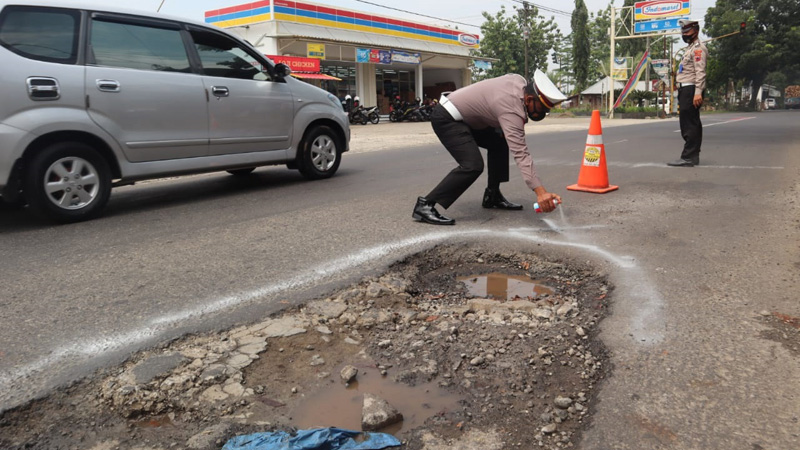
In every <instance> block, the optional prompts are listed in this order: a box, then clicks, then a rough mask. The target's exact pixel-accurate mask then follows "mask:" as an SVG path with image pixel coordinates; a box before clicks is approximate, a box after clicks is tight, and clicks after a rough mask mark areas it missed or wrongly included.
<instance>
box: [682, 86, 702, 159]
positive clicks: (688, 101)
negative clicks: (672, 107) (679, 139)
mask: <svg viewBox="0 0 800 450" xmlns="http://www.w3.org/2000/svg"><path fill="white" fill-rule="evenodd" d="M678 105H679V106H680V108H681V110H680V115H679V118H680V122H681V136H683V141H684V144H683V152H682V153H681V159H688V160H692V159H696V158H699V157H700V146H701V145H702V144H703V124H702V123H701V122H700V109H699V108H695V107H694V86H685V87H682V88H680V89H679V90H678Z"/></svg>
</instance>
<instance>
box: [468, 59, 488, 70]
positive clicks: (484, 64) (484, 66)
mask: <svg viewBox="0 0 800 450" xmlns="http://www.w3.org/2000/svg"><path fill="white" fill-rule="evenodd" d="M472 64H473V65H474V66H475V68H476V69H478V70H483V71H485V72H488V71H490V70H492V63H491V61H484V60H482V59H474V60H472Z"/></svg>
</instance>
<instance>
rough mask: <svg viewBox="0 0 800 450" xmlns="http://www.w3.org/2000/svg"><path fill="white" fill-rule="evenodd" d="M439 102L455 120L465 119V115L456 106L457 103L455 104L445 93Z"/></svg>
mask: <svg viewBox="0 0 800 450" xmlns="http://www.w3.org/2000/svg"><path fill="white" fill-rule="evenodd" d="M439 104H440V105H442V106H443V107H444V109H446V110H447V112H449V113H450V115H451V116H453V119H454V120H457V121H459V122H461V121H462V120H464V117H463V116H462V115H461V113H460V112H458V108H456V105H454V104H453V102H451V101H450V100H448V99H447V96H446V95H445V94H442V96H441V97H440V98H439Z"/></svg>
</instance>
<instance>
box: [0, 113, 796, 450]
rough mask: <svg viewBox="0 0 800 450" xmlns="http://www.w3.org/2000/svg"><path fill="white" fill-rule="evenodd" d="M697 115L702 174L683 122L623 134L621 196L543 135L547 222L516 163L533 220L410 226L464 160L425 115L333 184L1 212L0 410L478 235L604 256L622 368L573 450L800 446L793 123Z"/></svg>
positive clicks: (229, 182) (172, 191)
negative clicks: (71, 211) (774, 328)
mask: <svg viewBox="0 0 800 450" xmlns="http://www.w3.org/2000/svg"><path fill="white" fill-rule="evenodd" d="M703 121H704V124H705V126H706V127H705V140H704V146H703V153H702V154H701V157H700V158H701V166H699V167H695V168H670V167H667V166H666V165H665V164H664V163H665V162H667V161H669V160H672V159H675V158H677V157H678V156H679V153H680V148H681V146H682V141H681V138H680V134H679V133H677V132H676V130H677V129H678V124H677V122H676V121H675V120H662V121H659V120H649V121H640V122H636V123H635V124H633V125H628V126H611V125H614V124H615V123H613V122H610V123H609V124H608V126H606V127H605V130H604V136H603V137H604V142H605V144H606V156H607V160H608V171H609V177H610V180H611V183H612V184H616V185H619V186H620V189H619V190H618V191H616V192H612V193H608V194H603V195H597V194H588V193H583V192H573V191H567V190H566V189H565V187H566V186H567V185H570V184H573V183H575V182H576V181H577V177H578V173H579V170H580V162H581V158H582V154H583V149H584V143H585V140H586V128H582V129H581V127H575V126H572V127H563V129H562V130H561V131H548V130H549V129H548V128H546V127H542V128H541V129H536V128H534V130H533V132H532V134H529V136H528V140H529V144H530V146H531V148H532V149H533V154H534V160H535V161H536V162H537V167H538V169H539V172H540V174H541V177H542V179H543V181H544V184H545V186H546V187H547V188H548V190H550V191H554V192H557V193H559V194H561V195H562V197H563V199H564V204H563V205H561V206H560V207H559V210H557V211H556V212H555V213H552V214H549V215H539V214H534V213H533V211H532V210H531V208H530V204H531V203H532V202H533V201H534V198H533V197H532V195H531V193H530V192H529V191H528V190H527V188H526V187H525V185H524V183H523V181H522V180H521V177H520V175H519V172H518V171H516V170H515V168H514V167H512V168H511V181H510V182H509V183H507V184H505V185H503V192H504V194H505V195H506V197H508V198H509V199H511V200H513V201H517V202H521V203H524V204H525V205H526V209H525V210H524V211H522V212H504V211H493V210H484V209H482V208H481V206H480V198H481V194H482V192H483V188H484V187H485V175H484V176H483V177H482V178H481V179H479V180H478V182H477V183H476V184H475V185H474V186H473V187H472V188H471V189H470V190H469V191H468V192H467V193H466V194H465V195H464V196H463V197H462V198H461V199H459V201H458V202H456V203H455V204H454V205H453V206H452V207H451V208H450V209H449V210H448V211H447V215H448V216H450V217H453V218H455V219H456V220H457V225H456V226H454V227H434V226H430V225H426V224H420V223H416V222H413V221H412V220H411V217H410V216H411V209H412V207H413V203H414V200H415V199H416V197H417V196H419V195H424V194H426V193H427V192H428V191H429V190H430V189H431V188H432V187H433V186H434V185H435V184H436V183H437V182H438V181H439V180H440V179H441V177H442V176H443V175H444V174H445V173H446V172H447V171H449V170H450V169H451V168H452V167H453V163H452V160H451V159H450V157H449V155H447V153H446V151H445V150H444V149H443V148H442V147H441V146H440V145H438V144H435V143H430V141H424V140H422V141H420V140H414V139H411V137H412V136H417V135H418V134H419V131H418V130H421V128H418V126H419V125H413V124H386V125H384V124H380V125H378V126H374V127H375V128H372V130H377V131H381V132H382V133H383V132H385V134H386V136H387V139H386V140H391V141H393V142H391V144H392V145H382V146H381V148H382V149H381V150H376V151H364V152H355V153H353V154H346V155H344V160H343V163H342V166H341V169H340V172H339V173H338V174H337V176H335V177H334V178H332V179H330V180H324V181H317V182H306V181H304V180H303V179H302V178H301V177H300V175H299V174H298V173H296V172H293V171H289V170H286V169H284V168H279V167H275V168H264V169H260V170H258V171H256V172H255V173H254V174H253V176H251V177H249V178H245V179H239V178H236V177H233V176H229V175H227V174H210V175H203V176H195V177H187V178H180V179H174V180H160V181H156V182H148V183H143V184H140V185H136V186H132V187H124V188H119V189H117V190H115V191H114V193H113V194H112V198H111V201H110V203H109V206H108V210H107V214H106V215H105V216H104V217H102V218H100V219H99V220H94V221H91V222H87V223H81V224H74V225H66V226H50V225H47V224H44V223H42V222H40V221H37V220H36V219H34V218H32V217H31V216H29V215H28V214H26V213H24V212H17V211H2V212H0V274H2V286H3V288H2V290H1V291H0V410H3V409H6V408H9V407H11V406H14V405H16V404H19V403H20V402H22V401H25V400H26V399H29V398H31V397H33V396H36V395H41V394H42V393H45V392H47V391H48V390H49V389H52V387H54V386H58V385H59V384H61V383H64V382H66V381H69V380H73V379H75V378H77V377H80V376H84V375H86V374H89V373H91V372H92V371H93V370H95V369H97V368H99V367H104V366H107V365H109V364H113V363H116V362H119V361H121V360H123V359H124V358H125V357H126V356H127V355H129V354H130V352H132V351H135V350H136V349H139V348H142V347H145V346H149V345H154V344H157V343H159V342H163V341H164V340H166V339H169V338H172V337H176V336H179V335H181V334H182V333H185V332H192V331H203V330H213V329H218V328H222V327H227V326H230V325H232V324H236V323H241V322H245V321H248V320H256V318H258V317H260V316H262V315H264V314H268V313H270V312H272V311H275V310H278V309H280V308H283V307H286V306H287V305H291V304H295V303H297V302H300V301H303V300H306V299H309V298H313V297H315V296H320V295H324V293H325V292H328V291H330V290H331V289H333V288H335V287H338V286H342V285H344V284H346V283H349V282H352V281H354V280H358V279H361V278H362V277H364V276H368V275H372V274H376V273H379V272H380V271H381V270H382V268H384V267H385V266H386V265H388V264H390V263H391V262H393V261H395V260H397V259H399V258H402V257H403V256H405V255H408V254H412V253H414V252H417V251H419V250H421V249H423V248H427V247H430V246H432V245H434V244H436V243H440V242H462V241H463V242H469V241H470V240H478V239H479V240H482V241H484V242H486V241H488V242H495V243H496V245H497V248H498V249H499V250H502V249H507V248H515V249H523V250H534V251H538V252H543V253H546V254H549V255H552V256H556V257H561V258H565V259H572V260H575V261H591V262H592V263H593V264H595V265H596V266H597V267H599V268H600V269H601V270H602V271H603V272H604V273H606V274H608V276H609V277H610V279H611V281H612V282H613V284H614V285H615V290H614V293H613V302H614V306H613V314H612V315H611V316H610V317H609V318H607V319H606V320H605V321H604V323H603V332H602V338H603V340H604V341H605V343H606V344H607V345H608V346H609V347H610V349H611V350H612V354H613V357H612V364H613V365H614V374H613V376H612V377H611V378H610V379H609V380H607V381H606V382H605V383H604V384H603V386H602V388H601V391H600V400H601V401H600V403H599V405H598V409H597V411H595V416H594V419H593V427H592V428H591V429H590V431H589V432H588V433H587V434H586V435H585V437H584V442H583V443H582V448H585V449H598V450H600V449H637V450H638V449H644V448H647V449H658V448H665V449H667V448H668V449H700V448H702V449H734V448H736V449H739V448H741V449H757V448H763V449H789V448H796V446H797V442H800V423H799V422H798V417H800V377H798V374H800V359H799V358H798V357H797V355H796V354H795V355H792V354H791V353H789V352H788V351H787V350H786V349H785V348H783V347H781V346H780V345H779V344H777V343H775V342H772V341H769V340H765V339H762V338H761V337H759V333H760V331H761V330H763V329H765V328H764V326H763V325H762V324H761V323H760V322H759V319H758V318H759V314H758V313H759V312H760V311H764V310H766V311H776V312H781V313H785V314H789V315H792V316H800V305H798V301H797V300H798V298H797V296H798V292H800V286H798V281H800V277H799V276H798V275H799V274H800V249H798V243H799V242H800V214H799V213H798V212H799V211H798V204H799V203H800V202H799V201H798V195H799V194H800V181H798V180H800V176H798V175H800V144H799V143H798V142H799V141H800V127H798V122H800V112H796V111H769V112H763V113H741V114H707V115H704V116H703ZM556 122H557V120H556ZM570 123H573V122H570ZM619 123H621V122H617V123H616V124H619ZM625 123H626V124H627V123H628V122H625ZM604 125H606V124H604ZM368 127H369V126H368ZM402 127H408V128H402ZM414 127H417V128H414ZM397 130H403V131H401V132H400V133H399V134H398V133H397ZM415 130H416V131H415ZM390 131H391V132H390ZM403 136H408V137H409V139H407V140H406V139H404V137H403ZM356 139H357V137H356V138H354V144H355V143H356ZM386 147H389V148H386ZM512 165H513V162H512Z"/></svg>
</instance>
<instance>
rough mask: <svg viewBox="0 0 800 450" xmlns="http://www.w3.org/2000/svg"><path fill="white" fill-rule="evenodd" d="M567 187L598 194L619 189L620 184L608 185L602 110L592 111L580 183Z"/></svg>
mask: <svg viewBox="0 0 800 450" xmlns="http://www.w3.org/2000/svg"><path fill="white" fill-rule="evenodd" d="M567 189H569V190H571V191H585V192H594V193H597V194H605V193H606V192H610V191H615V190H617V189H619V186H609V185H608V169H606V147H605V145H603V128H602V126H601V125H600V111H598V110H596V109H595V110H594V111H592V122H591V124H590V125H589V135H588V136H587V137H586V150H585V151H584V153H583V164H582V165H581V173H580V174H578V184H573V185H571V186H567Z"/></svg>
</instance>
